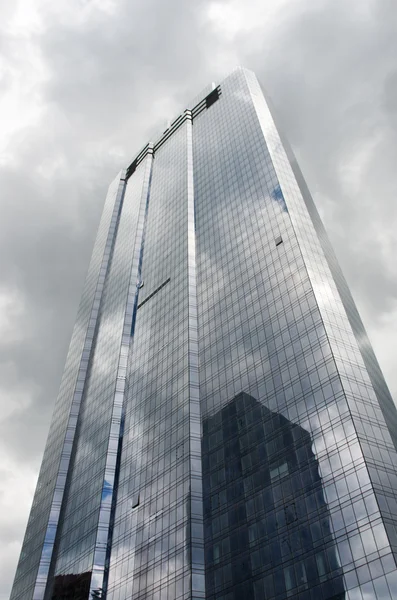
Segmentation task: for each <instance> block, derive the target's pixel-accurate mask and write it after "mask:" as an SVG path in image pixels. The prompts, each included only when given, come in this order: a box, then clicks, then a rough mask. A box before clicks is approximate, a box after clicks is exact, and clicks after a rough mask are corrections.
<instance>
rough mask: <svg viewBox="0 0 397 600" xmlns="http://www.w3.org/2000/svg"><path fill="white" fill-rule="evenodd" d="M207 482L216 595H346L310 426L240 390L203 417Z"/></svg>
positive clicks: (209, 558) (210, 568)
mask: <svg viewBox="0 0 397 600" xmlns="http://www.w3.org/2000/svg"><path fill="white" fill-rule="evenodd" d="M203 487H204V520H205V535H206V540H205V544H206V566H207V586H208V594H209V597H216V594H217V593H219V590H220V589H222V592H223V593H225V592H226V591H227V589H228V588H229V587H230V589H233V590H238V592H239V594H240V595H241V597H242V598H253V597H255V598H256V597H257V595H258V597H263V598H273V597H280V598H281V597H295V595H296V594H299V593H300V592H304V591H305V590H309V589H310V590H313V589H316V590H318V595H319V597H323V596H324V597H332V598H333V600H344V598H345V591H344V583H343V576H342V572H341V569H340V566H339V563H338V559H337V553H336V548H335V542H334V539H333V536H332V533H331V525H330V513H329V509H328V506H327V503H326V501H325V498H324V492H323V486H322V480H321V477H320V475H319V470H318V462H317V460H316V458H315V456H314V454H313V451H312V439H311V436H310V433H309V432H308V431H306V430H305V429H303V428H302V427H300V426H299V425H295V424H293V423H291V421H289V420H288V419H286V418H285V417H284V416H282V415H280V414H278V413H276V412H272V411H270V410H269V409H268V408H266V407H264V406H263V405H261V404H260V403H259V402H258V401H257V400H256V399H255V398H253V397H252V396H250V395H248V394H246V393H244V392H241V393H239V394H238V395H237V396H235V397H234V398H233V400H231V401H230V402H229V403H228V404H226V405H225V406H224V407H223V408H222V409H221V410H219V411H218V412H217V413H215V414H214V415H213V416H211V417H208V418H206V419H204V422H203ZM330 590H332V591H333V593H332V594H330V593H329V592H330Z"/></svg>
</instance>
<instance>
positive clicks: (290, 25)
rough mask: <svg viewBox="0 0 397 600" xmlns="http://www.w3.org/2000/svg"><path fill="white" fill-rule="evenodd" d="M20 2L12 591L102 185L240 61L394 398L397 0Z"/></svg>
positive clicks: (5, 328) (6, 346) (4, 274)
mask: <svg viewBox="0 0 397 600" xmlns="http://www.w3.org/2000/svg"><path fill="white" fill-rule="evenodd" d="M6 4H7V3H6ZM11 4H12V3H8V6H3V7H1V15H0V16H1V29H0V51H1V55H2V57H3V62H2V63H1V69H0V89H1V91H2V95H3V96H4V97H5V98H6V99H7V98H10V99H11V100H10V102H9V103H7V102H5V104H4V110H3V116H6V119H5V123H6V126H8V125H9V129H7V127H6V129H7V131H9V133H8V134H7V139H6V141H7V145H6V146H5V147H4V148H3V151H2V153H1V155H0V179H1V187H0V189H1V196H0V199H1V220H0V335H1V343H0V376H1V377H0V398H1V400H2V406H3V407H4V408H3V410H2V415H1V417H0V440H1V442H0V448H1V452H2V455H3V460H2V467H1V468H2V481H3V487H4V490H2V493H1V495H0V503H1V505H2V512H1V514H2V516H1V517H0V536H1V538H2V541H3V544H2V556H1V566H0V581H1V586H2V587H0V598H1V600H3V599H4V600H5V599H6V598H7V597H8V593H9V589H10V585H11V582H12V577H13V574H14V569H15V564H16V560H17V557H18V553H19V547H20V543H21V539H22V535H23V531H24V527H25V524H26V520H27V516H28V510H29V504H30V501H31V495H32V493H33V489H34V482H35V477H36V473H37V469H38V466H39V462H40V459H41V453H42V450H43V447H44V443H45V437H46V434H47V430H48V424H49V419H50V414H51V410H52V405H53V402H54V399H55V396H56V394H57V389H58V386H59V381H60V377H61V373H62V368H63V361H64V359H65V356H66V351H67V346H68V343H69V339H70V335H71V330H72V327H73V321H74V316H75V313H76V310H77V305H78V301H79V296H80V292H81V288H82V285H83V280H84V276H85V272H86V268H87V266H88V261H89V257H90V252H91V249H92V245H93V241H94V237H95V230H96V227H97V224H98V221H99V217H100V212H101V209H102V204H103V200H104V197H105V194H106V189H107V185H108V183H109V182H110V181H111V180H112V179H113V177H114V175H115V173H116V172H117V171H118V170H119V168H120V167H121V166H124V165H126V164H128V162H129V160H130V159H131V158H132V157H133V155H134V153H135V152H136V151H137V150H139V148H140V147H141V146H142V145H143V144H144V143H146V141H147V140H148V139H149V138H150V137H152V136H153V135H154V133H155V132H156V131H157V130H159V129H161V127H162V126H163V124H164V123H165V121H166V119H167V118H169V117H170V118H172V117H173V116H174V115H175V114H177V113H178V112H179V110H180V108H181V107H182V106H183V105H184V103H185V102H187V101H188V100H189V99H190V98H191V97H192V96H193V95H195V94H196V92H197V91H198V90H199V89H200V88H201V87H203V86H204V85H205V84H207V83H208V82H209V81H212V80H216V79H218V78H219V77H220V76H221V75H222V74H223V73H224V72H226V71H227V70H229V69H231V68H233V66H235V64H238V63H240V64H244V65H245V66H247V67H249V68H252V69H254V70H255V71H256V72H257V74H258V77H259V78H260V80H261V82H262V83H263V84H264V85H265V87H266V89H267V91H268V93H269V95H270V96H271V98H272V100H273V103H274V104H275V106H276V108H277V112H278V115H279V119H280V121H281V123H282V125H283V129H284V131H285V133H286V135H287V136H288V137H289V139H290V141H291V143H292V145H293V147H294V150H295V151H296V154H297V157H298V160H299V162H300V164H301V167H302V170H303V172H304V174H305V175H306V178H307V180H308V184H309V187H310V189H311V190H312V192H313V195H314V197H315V200H316V202H317V204H318V206H319V208H320V211H321V213H322V215H323V217H324V221H325V224H326V226H327V229H328V231H329V233H330V236H331V240H332V242H333V243H334V246H335V249H336V252H337V254H338V257H339V259H340V262H341V264H342V267H343V270H344V272H345V274H346V276H347V278H348V281H349V283H350V285H351V287H352V291H353V293H354V296H355V298H356V300H357V303H358V305H359V308H360V309H361V312H362V315H363V317H364V320H365V323H366V325H367V328H368V330H369V333H370V336H371V339H372V340H373V342H374V345H375V350H376V351H377V354H378V356H379V358H380V361H381V365H382V367H383V368H384V370H385V373H386V376H387V379H388V381H389V383H390V386H391V388H392V392H394V395H395V396H396V395H397V376H396V375H395V372H394V360H393V353H392V351H393V349H394V344H393V340H394V339H395V334H397V325H396V324H395V323H396V322H397V321H396V318H395V317H396V316H397V277H396V275H397V273H396V270H397V266H396V261H395V256H396V253H397V241H396V240H397V238H396V235H395V228H396V222H397V205H396V202H395V198H396V194H397V179H396V177H395V165H396V163H397V161H396V158H397V156H396V154H397V137H396V129H397V108H396V107H397V102H396V100H397V36H396V33H397V32H396V29H397V27H396V23H397V19H396V16H397V15H396V10H397V9H396V8H395V6H394V4H395V3H394V2H392V1H389V0H377V1H375V0H374V1H371V0H366V1H359V0H357V1H351V2H349V3H346V1H342V0H336V1H335V0H319V1H317V2H316V3H313V2H309V0H300V1H299V2H296V1H292V0H290V1H288V0H284V2H279V1H278V2H276V1H274V2H269V3H267V5H268V6H267V5H266V9H265V8H264V4H265V3H263V1H262V0H249V1H248V2H246V3H243V4H244V5H243V6H242V3H241V2H237V0H227V1H225V2H210V1H209V0H202V1H201V2H200V1H199V2H195V3H189V2H184V1H183V0H172V1H169V2H160V1H156V0H147V1H146V2H143V1H142V0H135V1H134V2H127V0H123V1H119V2H115V1H114V2H113V0H95V1H94V0H92V1H91V2H89V1H82V0H74V1H72V2H66V1H59V2H56V3H50V2H47V1H46V0H36V2H30V3H27V2H24V1H23V0H20V6H21V8H22V9H26V11H25V10H20V11H19V17H17V16H16V15H17V14H18V13H17V8H18V5H16V4H15V5H14V4H13V5H12V6H11ZM28 4H29V6H33V7H36V8H37V11H36V12H35V11H34V10H33V9H30V12H29V11H28V10H27V8H28ZM21 15H23V16H21ZM15 99H16V101H15V102H14V100H15ZM1 106H3V105H1ZM7 115H8V116H7Z"/></svg>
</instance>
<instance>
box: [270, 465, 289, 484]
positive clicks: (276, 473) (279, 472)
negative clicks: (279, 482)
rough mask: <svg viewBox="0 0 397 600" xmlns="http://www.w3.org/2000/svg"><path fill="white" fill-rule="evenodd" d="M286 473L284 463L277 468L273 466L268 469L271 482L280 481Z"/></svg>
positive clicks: (286, 469)
mask: <svg viewBox="0 0 397 600" xmlns="http://www.w3.org/2000/svg"><path fill="white" fill-rule="evenodd" d="M288 473H289V471H288V463H287V462H286V461H285V462H282V463H281V464H279V465H277V466H273V468H272V469H270V479H271V480H272V481H273V480H274V479H280V478H281V477H285V476H286V475H288Z"/></svg>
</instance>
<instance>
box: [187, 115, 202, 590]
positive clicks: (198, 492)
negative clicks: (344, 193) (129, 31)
mask: <svg viewBox="0 0 397 600" xmlns="http://www.w3.org/2000/svg"><path fill="white" fill-rule="evenodd" d="M186 116H187V122H186V131H187V163H188V164H187V177H188V184H187V193H188V208H187V210H188V278H189V290H188V295H189V301H188V302H189V316H188V320H189V323H188V332H189V340H188V353H189V366H188V370H189V414H190V417H189V436H190V503H191V506H190V514H191V522H190V543H191V549H190V551H191V568H192V600H198V599H199V598H205V575H204V523H203V489H202V488H203V485H202V466H201V414H200V395H199V363H198V360H199V359H198V318H197V290H196V227H195V207H194V185H193V137H192V136H193V127H192V115H191V112H190V111H186Z"/></svg>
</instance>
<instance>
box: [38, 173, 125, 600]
mask: <svg viewBox="0 0 397 600" xmlns="http://www.w3.org/2000/svg"><path fill="white" fill-rule="evenodd" d="M124 191H125V180H124V173H123V174H122V177H120V181H119V185H118V190H117V194H116V199H115V201H114V207H113V213H112V218H111V221H110V226H109V229H108V235H107V240H106V244H105V248H104V253H103V257H102V262H101V267H100V271H99V277H98V280H97V285H96V290H95V295H94V299H95V298H98V299H101V298H102V292H103V288H104V284H105V279H106V272H107V270H108V265H109V262H110V257H111V253H112V248H113V246H114V239H115V237H116V231H117V225H118V218H119V214H120V209H121V206H122V202H123V197H124ZM101 274H105V276H101ZM98 315H99V306H98V307H97V306H96V304H95V302H94V303H93V305H92V308H91V313H90V319H89V327H88V329H87V334H86V338H85V342H84V347H83V352H82V355H81V360H80V366H79V371H78V376H77V380H78V381H80V382H81V381H83V382H84V383H85V380H86V375H87V369H88V364H89V360H86V359H84V360H83V356H84V357H85V356H91V352H92V348H93V337H94V335H93V333H94V330H95V328H96V325H97V321H98ZM79 387H81V388H82V389H79V390H78V389H75V392H74V395H73V401H72V404H71V408H70V413H69V419H68V424H67V429H66V435H65V439H64V442H63V447H62V452H61V459H60V464H59V468H58V473H57V477H56V484H55V491H54V495H53V498H52V502H51V510H50V517H49V520H48V524H47V530H46V534H45V539H44V544H43V549H42V554H41V558H40V564H39V570H38V574H37V577H36V583H35V588H34V592H33V600H43V598H44V594H45V590H46V586H47V578H48V573H49V569H50V565H51V558H52V554H53V549H54V543H55V537H56V533H57V527H58V522H59V516H60V512H61V506H62V500H63V495H64V491H65V485H66V479H67V475H68V469H69V464H70V457H71V454H72V448H73V442H74V439H75V433H76V429H77V422H78V414H79V411H80V405H81V399H82V396H83V392H84V385H83V386H79ZM76 417H77V418H76Z"/></svg>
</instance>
